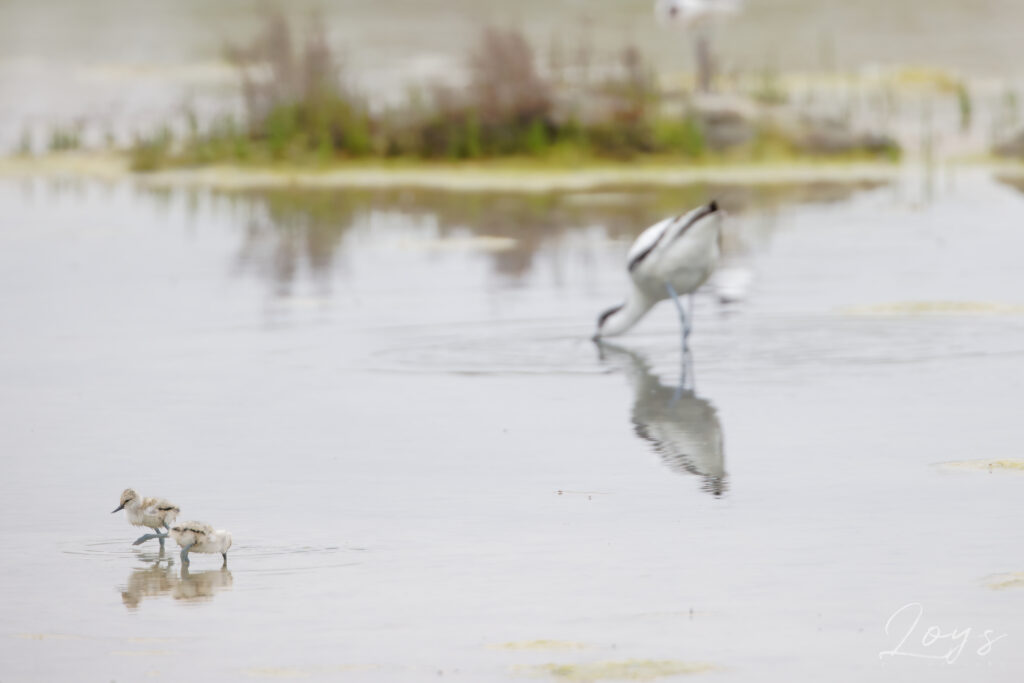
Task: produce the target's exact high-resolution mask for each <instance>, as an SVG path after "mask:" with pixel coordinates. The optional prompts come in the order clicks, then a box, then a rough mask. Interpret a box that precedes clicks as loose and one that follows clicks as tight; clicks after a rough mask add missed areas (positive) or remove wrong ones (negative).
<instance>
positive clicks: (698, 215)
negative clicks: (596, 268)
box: [627, 199, 718, 271]
mask: <svg viewBox="0 0 1024 683" xmlns="http://www.w3.org/2000/svg"><path fill="white" fill-rule="evenodd" d="M717 211H718V202H717V201H715V200H714V199H712V200H711V203H710V204H708V205H707V206H702V207H700V208H699V209H697V210H696V211H693V215H692V216H690V220H688V221H686V225H684V226H683V227H682V228H680V229H679V230H677V231H676V232H675V234H674V235H672V236H671V237H670V238H669V239H671V240H677V239H679V238H680V237H682V236H683V233H685V232H686V231H687V230H689V229H690V228H692V227H693V226H694V225H696V224H697V223H698V222H700V220H701V219H702V218H706V217H707V216H710V215H711V214H713V213H716V212H717ZM685 215H686V214H683V215H682V216H678V217H676V218H675V219H674V220H673V221H672V222H671V223H669V224H668V225H666V226H665V229H664V230H662V231H661V234H660V235H658V239H656V240H654V243H653V244H652V245H651V246H649V247H647V249H645V250H644V251H642V252H641V253H639V254H637V256H636V258H634V259H633V260H632V261H630V262H629V265H628V266H627V268H628V269H629V270H631V271H632V270H633V269H634V268H636V267H637V266H638V265H640V264H641V263H642V262H643V260H644V259H645V258H647V257H648V256H650V254H651V252H652V251H654V250H655V249H656V248H657V247H658V245H659V244H661V241H662V239H663V238H664V237H665V236H666V235H668V234H669V233H670V232H672V226H673V225H675V224H676V223H678V222H679V221H680V220H682V218H683V216H685Z"/></svg>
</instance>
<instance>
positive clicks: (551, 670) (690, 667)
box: [535, 659, 715, 681]
mask: <svg viewBox="0 0 1024 683" xmlns="http://www.w3.org/2000/svg"><path fill="white" fill-rule="evenodd" d="M714 668H715V667H714V666H712V665H711V664H706V663H703V662H681V661H677V660H673V659H627V660H624V661H618V662H589V663H585V664H545V665H544V666H541V667H537V668H536V669H535V671H537V672H538V673H546V674H549V675H551V676H554V677H555V678H557V679H559V680H563V681H602V680H620V681H653V680H655V679H657V678H665V677H668V676H683V675H687V674H697V673H703V672H705V671H711V670H713V669H714Z"/></svg>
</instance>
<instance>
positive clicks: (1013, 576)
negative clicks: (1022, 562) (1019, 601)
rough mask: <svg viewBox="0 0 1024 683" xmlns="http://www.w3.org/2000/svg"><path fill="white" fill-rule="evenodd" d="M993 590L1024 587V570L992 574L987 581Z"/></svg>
mask: <svg viewBox="0 0 1024 683" xmlns="http://www.w3.org/2000/svg"><path fill="white" fill-rule="evenodd" d="M985 585H987V586H988V587H989V588H991V589H992V590H997V591H1001V590H1004V589H1007V588H1024V572H1010V573H1008V574H996V575H994V576H990V577H989V579H988V581H986V582H985Z"/></svg>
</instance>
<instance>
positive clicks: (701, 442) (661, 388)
mask: <svg viewBox="0 0 1024 683" xmlns="http://www.w3.org/2000/svg"><path fill="white" fill-rule="evenodd" d="M598 350H599V353H600V356H601V359H602V361H604V362H605V363H609V364H614V365H616V366H618V367H620V368H621V369H622V370H623V372H624V373H625V375H626V377H627V379H628V380H629V382H630V383H631V384H632V386H633V393H634V398H633V412H632V421H633V429H634V430H635V432H636V435H637V436H639V437H640V438H641V439H643V440H644V441H646V442H648V443H649V444H650V445H651V447H652V448H653V450H654V452H655V453H657V454H658V455H660V456H661V459H662V461H664V463H665V465H667V466H668V467H669V469H672V470H674V471H676V472H679V473H680V474H692V475H696V476H698V477H700V478H701V488H702V489H703V490H704V491H707V492H708V493H711V494H712V495H715V496H721V495H722V494H723V493H724V492H725V491H726V488H727V474H726V471H725V449H724V446H723V444H724V437H723V433H722V423H721V421H720V420H719V419H718V411H717V410H716V409H715V406H714V404H712V403H711V402H710V401H708V400H706V399H703V398H701V397H700V396H698V395H697V393H696V389H695V383H694V381H693V353H692V352H691V351H689V350H686V351H685V352H684V354H683V359H682V370H681V372H680V377H679V384H678V385H676V386H671V385H666V384H664V383H663V382H662V381H661V380H660V379H659V378H658V376H657V375H656V374H655V373H654V371H653V370H652V368H651V364H650V362H649V361H648V359H647V358H646V357H645V356H644V355H642V354H641V353H639V352H637V351H634V350H632V349H629V348H626V347H624V346H619V345H617V344H611V343H608V342H603V341H602V342H599V343H598Z"/></svg>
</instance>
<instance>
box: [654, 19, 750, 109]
mask: <svg viewBox="0 0 1024 683" xmlns="http://www.w3.org/2000/svg"><path fill="white" fill-rule="evenodd" d="M742 9H743V0H656V1H655V3H654V16H655V18H657V20H658V21H659V22H660V23H661V24H663V25H665V26H669V27H673V28H680V29H683V30H685V31H689V32H692V33H694V34H695V36H696V44H695V47H696V53H697V83H698V86H699V88H700V90H701V91H702V92H708V91H710V90H711V76H712V71H713V69H714V62H713V60H712V57H711V47H710V45H709V37H708V33H709V32H710V29H711V24H712V23H714V22H715V21H716V20H719V19H722V18H725V17H729V16H732V15H734V14H738V13H739V12H740V10H742Z"/></svg>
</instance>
